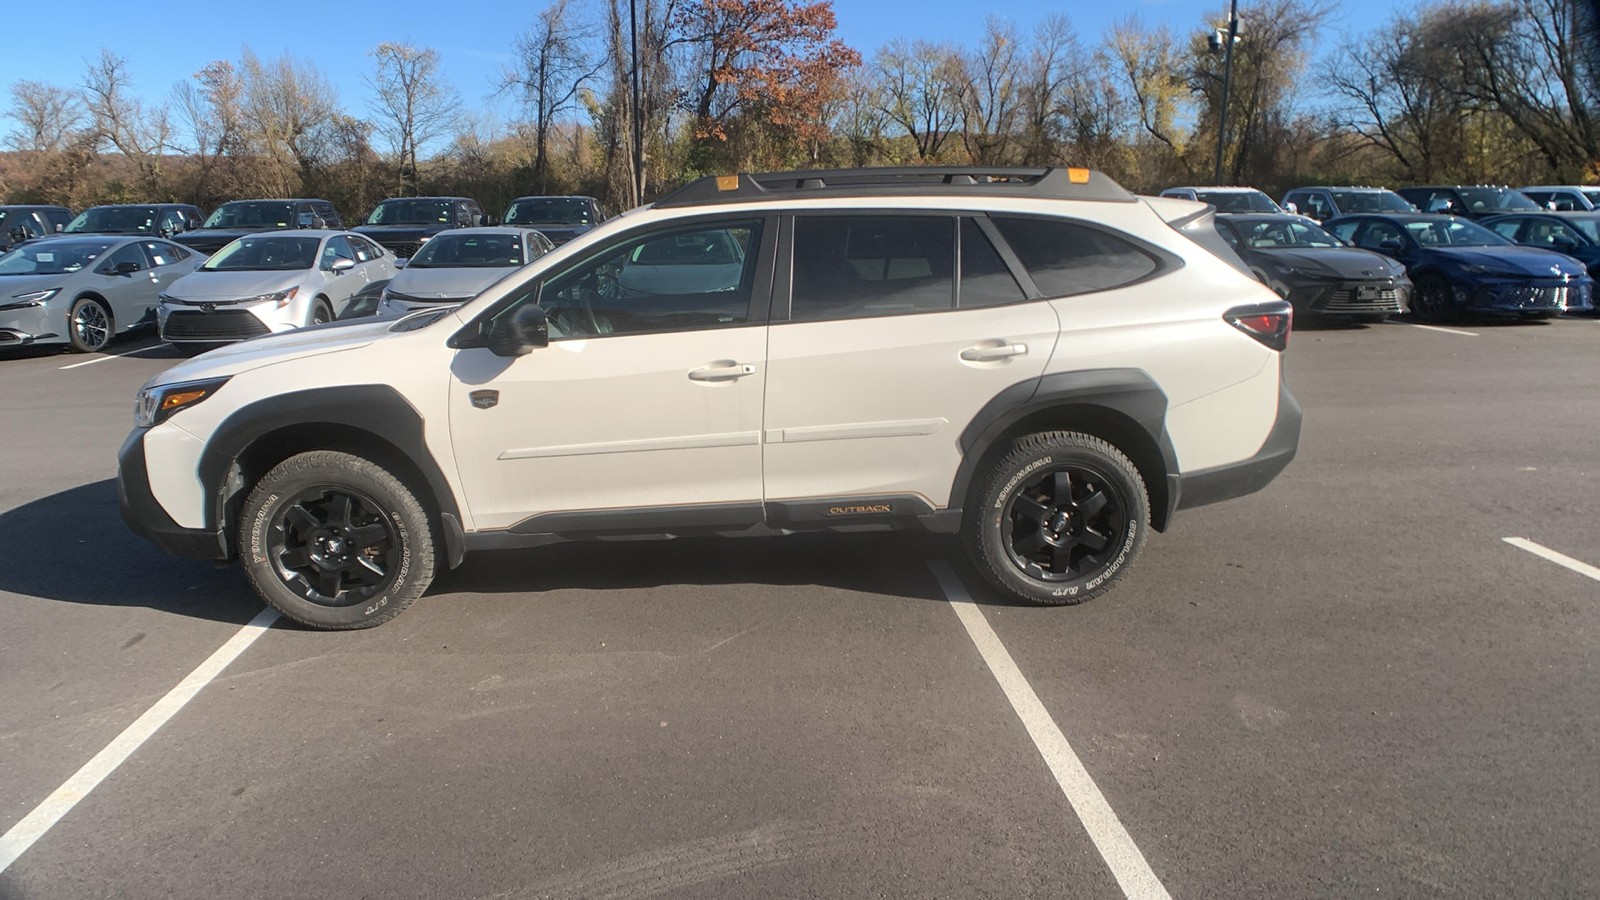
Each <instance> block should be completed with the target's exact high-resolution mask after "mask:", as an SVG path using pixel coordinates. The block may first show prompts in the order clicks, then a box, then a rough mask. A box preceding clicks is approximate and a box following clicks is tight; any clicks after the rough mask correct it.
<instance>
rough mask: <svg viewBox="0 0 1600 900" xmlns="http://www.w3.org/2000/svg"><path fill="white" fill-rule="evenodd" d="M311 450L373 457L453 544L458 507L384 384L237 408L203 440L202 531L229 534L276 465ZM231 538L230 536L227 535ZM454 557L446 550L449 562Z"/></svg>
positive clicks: (414, 416)
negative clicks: (206, 503)
mask: <svg viewBox="0 0 1600 900" xmlns="http://www.w3.org/2000/svg"><path fill="white" fill-rule="evenodd" d="M311 450H335V451H339V452H344V453H350V454H352V455H357V456H362V457H365V458H367V459H370V460H372V461H373V462H374V463H377V464H378V465H380V466H383V467H384V468H387V469H388V470H389V471H391V472H393V473H394V475H395V476H396V477H398V478H399V479H400V480H401V481H402V482H404V483H406V485H407V486H408V487H410V488H411V490H412V491H414V492H415V493H416V496H417V498H418V500H420V501H421V502H422V504H423V506H424V508H425V509H427V511H428V513H429V515H430V516H431V517H435V520H436V521H435V524H436V525H437V526H438V527H439V529H440V530H441V532H442V533H443V535H442V536H443V537H444V538H445V540H446V542H447V544H449V545H452V547H453V545H454V544H455V543H456V541H455V539H454V538H455V535H454V534H452V532H458V531H459V527H460V525H459V523H460V516H461V513H460V509H459V507H458V506H457V503H456V498H455V494H454V493H453V491H452V490H451V488H450V485H449V482H448V481H447V480H446V479H445V477H444V473H443V470H442V469H441V468H440V467H439V464H438V462H437V461H436V460H435V459H434V458H433V455H432V453H431V452H429V450H428V447H427V443H426V441H425V440H424V437H423V420H422V417H421V415H420V414H419V413H417V411H416V409H415V408H414V407H412V406H411V404H410V403H408V402H407V401H406V400H405V398H404V397H403V396H401V395H400V394H399V393H398V392H396V391H395V390H394V389H393V388H391V387H388V386H387V385H349V386H343V387H330V388H316V389H311V390H305V391H294V392H291V393H287V394H279V395H276V396H272V397H267V398H264V399H262V400H259V401H256V402H255V403H251V404H248V405H246V406H243V407H240V408H239V409H238V410H236V411H234V412H233V413H232V414H231V415H229V416H228V417H227V418H226V419H225V420H224V421H223V422H222V424H221V425H219V426H218V427H217V429H216V430H215V431H214V432H213V433H212V435H211V436H210V437H209V438H208V439H207V441H206V447H205V450H204V451H203V452H202V454H201V458H200V464H199V475H200V479H201V482H202V484H204V486H205V488H206V492H207V496H209V497H211V498H212V502H211V503H210V504H209V506H210V508H208V509H207V510H206V517H207V521H206V527H207V528H217V529H221V530H223V531H229V530H231V529H232V528H233V527H234V524H235V523H234V519H235V517H236V516H237V515H238V511H239V508H240V507H241V506H242V504H243V501H244V498H245V497H246V496H247V495H248V494H249V491H250V489H251V488H253V487H254V486H255V484H256V482H258V481H260V479H261V478H262V477H264V476H265V475H266V474H267V472H269V471H271V470H272V468H273V467H274V466H276V465H277V464H278V463H280V462H282V461H283V460H285V459H288V458H290V457H292V456H295V455H298V454H300V453H305V452H308V451H311ZM230 539H231V537H230ZM457 562H459V554H458V553H455V552H452V553H451V565H452V566H453V565H455V564H456V563H457Z"/></svg>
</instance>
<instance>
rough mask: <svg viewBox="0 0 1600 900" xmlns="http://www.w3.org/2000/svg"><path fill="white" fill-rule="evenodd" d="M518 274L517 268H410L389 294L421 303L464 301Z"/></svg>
mask: <svg viewBox="0 0 1600 900" xmlns="http://www.w3.org/2000/svg"><path fill="white" fill-rule="evenodd" d="M515 271H517V267H516V266H494V267H487V266H475V267H470V268H457V269H442V268H441V269H430V268H421V269H418V268H414V267H412V266H407V267H405V268H404V269H401V270H400V271H398V272H396V273H395V276H394V278H393V279H391V280H390V281H389V290H390V291H391V292H393V293H396V294H405V295H406V296H407V297H414V298H416V299H418V300H447V299H454V300H460V299H462V298H464V297H471V296H473V295H475V294H477V293H478V292H479V291H482V290H483V289H484V288H486V287H488V286H489V285H491V284H494V283H495V282H496V281H499V280H500V279H502V278H504V277H506V276H507V275H509V274H511V273H512V272H515Z"/></svg>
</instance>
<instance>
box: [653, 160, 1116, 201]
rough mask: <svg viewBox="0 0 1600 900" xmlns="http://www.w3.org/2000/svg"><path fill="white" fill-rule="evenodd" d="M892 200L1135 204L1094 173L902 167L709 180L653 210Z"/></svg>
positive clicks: (672, 195) (1059, 169) (670, 197)
mask: <svg viewBox="0 0 1600 900" xmlns="http://www.w3.org/2000/svg"><path fill="white" fill-rule="evenodd" d="M895 196H945V197H1016V198H1027V199H1048V200H1103V201H1109V202H1117V203H1133V202H1135V200H1136V198H1135V197H1134V196H1133V195H1132V194H1130V193H1128V192H1127V191H1126V190H1124V189H1123V188H1122V186H1121V185H1119V184H1117V183H1116V182H1115V181H1112V180H1111V178H1109V177H1108V176H1106V175H1104V174H1102V173H1100V172H1097V171H1094V170H1092V169H1079V168H1066V167H1061V166H1045V167H1040V168H998V167H988V166H905V167H897V168H874V169H815V170H809V171H801V172H760V173H748V172H741V173H739V174H738V175H711V176H707V177H705V178H701V179H700V180H698V181H695V182H691V183H690V184H687V185H685V186H683V187H681V188H679V189H677V190H676V191H673V192H672V193H670V194H667V195H666V196H664V197H662V198H661V199H660V200H657V201H656V202H655V204H654V205H655V207H656V208H657V209H674V208H679V207H685V206H711V205H717V204H725V203H750V202H754V201H758V200H783V199H795V200H800V199H805V198H807V197H895Z"/></svg>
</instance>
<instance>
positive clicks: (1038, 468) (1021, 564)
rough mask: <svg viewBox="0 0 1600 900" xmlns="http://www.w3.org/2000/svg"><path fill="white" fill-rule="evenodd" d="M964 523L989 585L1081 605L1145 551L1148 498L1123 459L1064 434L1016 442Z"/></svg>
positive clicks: (1089, 440) (1033, 598) (1088, 439)
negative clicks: (1141, 551) (1142, 550)
mask: <svg viewBox="0 0 1600 900" xmlns="http://www.w3.org/2000/svg"><path fill="white" fill-rule="evenodd" d="M968 510H969V512H970V513H971V515H969V516H966V517H964V518H965V521H964V523H963V526H962V527H963V531H964V536H965V538H966V545H967V551H968V553H969V554H970V555H971V557H972V560H973V562H974V563H975V564H976V565H977V567H978V569H979V571H981V572H982V573H983V575H984V577H985V578H986V579H988V581H989V583H990V584H992V585H993V586H994V587H995V588H996V589H997V590H999V591H1000V592H1001V593H1003V594H1005V595H1007V596H1010V597H1013V598H1015V599H1018V600H1022V601H1024V602H1027V603H1036V604H1041V605H1052V606H1054V605H1064V604H1072V603H1082V602H1084V601H1086V600H1090V599H1093V598H1094V597H1098V596H1099V595H1101V594H1103V593H1105V592H1106V591H1108V590H1110V589H1111V587H1112V585H1114V584H1115V583H1116V582H1117V580H1118V579H1120V578H1121V577H1122V576H1123V575H1124V574H1126V572H1127V571H1128V568H1129V567H1130V566H1132V564H1133V561H1134V559H1135V558H1137V557H1138V555H1139V551H1140V550H1141V549H1143V547H1144V541H1145V536H1146V533H1147V531H1148V529H1149V523H1150V500H1149V496H1148V494H1147V492H1146V490H1145V484H1144V479H1143V478H1142V477H1140V475H1139V470H1138V469H1137V468H1135V467H1134V465H1133V463H1132V462H1131V461H1129V459H1128V457H1127V456H1126V455H1125V454H1123V453H1122V452H1121V451H1120V450H1118V449H1117V448H1115V447H1113V446H1112V445H1110V444H1108V443H1106V442H1105V441H1103V440H1101V439H1099V438H1097V437H1092V436H1090V435H1086V434H1079V433H1077V432H1070V431H1051V432H1044V433H1040V434H1034V435H1029V436H1027V437H1024V438H1021V439H1019V440H1017V441H1016V442H1015V443H1014V444H1013V445H1012V447H1011V450H1010V451H1009V452H1008V453H1006V455H1005V456H1004V457H1002V458H1001V459H1000V460H999V461H998V462H996V463H995V464H994V465H992V466H991V467H990V468H989V470H988V472H987V473H986V477H985V478H984V480H983V481H982V482H981V484H980V486H979V487H978V488H977V490H976V491H975V492H974V495H973V496H972V498H971V500H970V505H969V507H968Z"/></svg>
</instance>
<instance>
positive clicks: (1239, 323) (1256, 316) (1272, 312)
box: [1222, 300, 1294, 350]
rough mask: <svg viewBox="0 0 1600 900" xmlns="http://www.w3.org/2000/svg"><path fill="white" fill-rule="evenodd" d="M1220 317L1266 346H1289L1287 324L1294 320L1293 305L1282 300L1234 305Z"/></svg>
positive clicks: (1273, 347)
mask: <svg viewBox="0 0 1600 900" xmlns="http://www.w3.org/2000/svg"><path fill="white" fill-rule="evenodd" d="M1222 318H1223V319H1226V320H1227V322H1228V324H1229V325H1232V326H1233V327H1235V328H1237V329H1239V330H1240V331H1242V332H1244V333H1245V334H1248V335H1250V336H1251V337H1253V338H1255V339H1256V340H1258V341H1260V342H1261V343H1263V344H1265V345H1267V346H1268V347H1271V348H1272V349H1274V350H1283V349H1284V348H1285V347H1288V346H1289V326H1290V325H1291V324H1293V321H1294V307H1292V306H1290V305H1289V304H1288V303H1285V302H1284V301H1282V300H1278V301H1276V302H1273V303H1252V304H1250V305H1249V306H1235V307H1234V308H1233V309H1230V310H1228V311H1227V312H1225V313H1223V314H1222Z"/></svg>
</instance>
